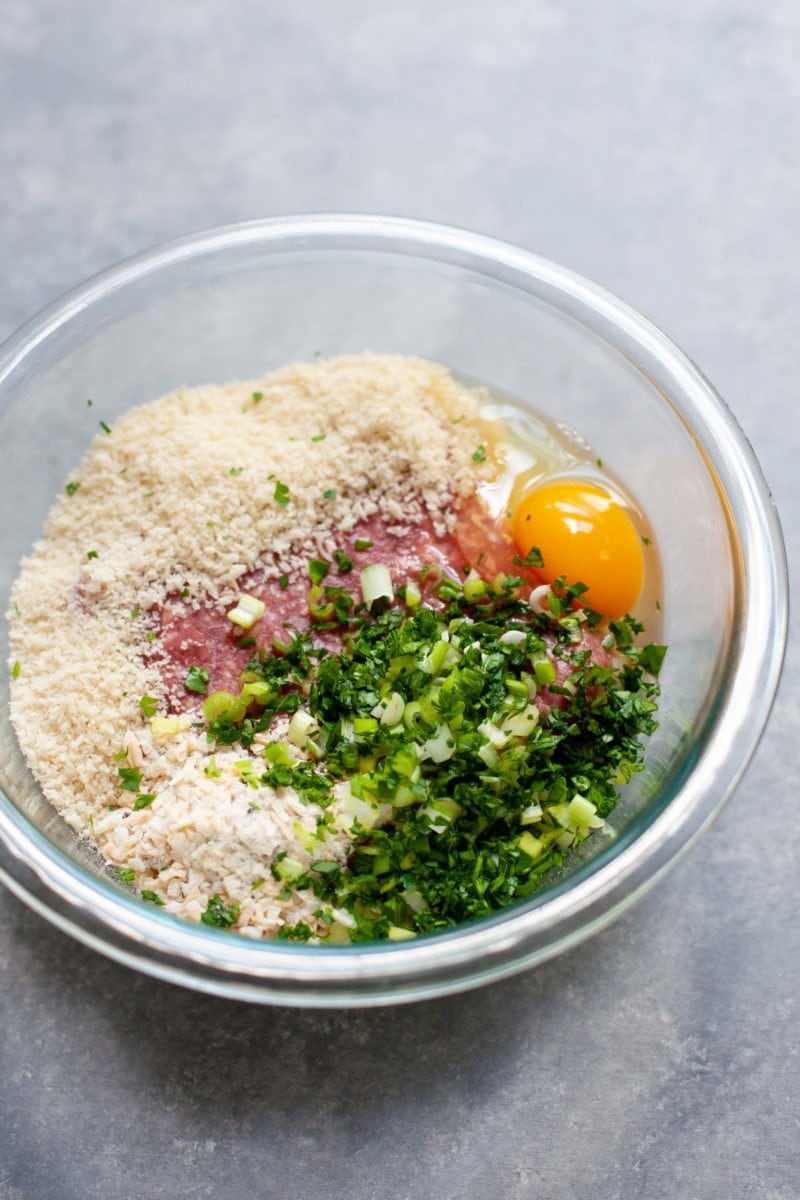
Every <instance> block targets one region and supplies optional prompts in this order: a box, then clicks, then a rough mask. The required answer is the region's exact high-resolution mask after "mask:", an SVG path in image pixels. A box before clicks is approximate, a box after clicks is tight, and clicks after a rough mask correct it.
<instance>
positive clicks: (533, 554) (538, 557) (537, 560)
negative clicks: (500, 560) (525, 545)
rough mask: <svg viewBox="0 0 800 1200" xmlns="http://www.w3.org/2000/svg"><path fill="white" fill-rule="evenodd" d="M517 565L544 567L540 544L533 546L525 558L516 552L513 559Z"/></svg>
mask: <svg viewBox="0 0 800 1200" xmlns="http://www.w3.org/2000/svg"><path fill="white" fill-rule="evenodd" d="M511 561H512V562H513V564H514V566H515V567H543V566H544V559H543V558H542V552H541V550H540V549H539V547H538V546H531V548H530V550H529V551H528V553H527V554H526V555H525V557H524V558H520V556H519V555H518V554H515V555H514V557H513V558H512V560H511Z"/></svg>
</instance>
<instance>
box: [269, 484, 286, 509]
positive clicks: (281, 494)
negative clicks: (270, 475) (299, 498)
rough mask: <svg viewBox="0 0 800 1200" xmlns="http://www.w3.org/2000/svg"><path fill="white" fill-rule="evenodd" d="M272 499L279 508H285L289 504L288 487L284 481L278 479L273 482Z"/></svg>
mask: <svg viewBox="0 0 800 1200" xmlns="http://www.w3.org/2000/svg"><path fill="white" fill-rule="evenodd" d="M272 496H273V499H274V500H275V502H276V503H277V504H279V505H280V506H281V508H286V507H287V505H288V504H289V500H290V496H289V487H288V485H287V484H285V483H281V481H280V479H279V480H277V482H276V484H275V491H274V492H273V493H272Z"/></svg>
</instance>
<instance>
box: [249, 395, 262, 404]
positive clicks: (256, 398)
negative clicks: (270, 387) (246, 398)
mask: <svg viewBox="0 0 800 1200" xmlns="http://www.w3.org/2000/svg"><path fill="white" fill-rule="evenodd" d="M250 399H251V400H252V401H253V404H260V403H261V401H262V400H263V399H264V393H263V392H251V393H250Z"/></svg>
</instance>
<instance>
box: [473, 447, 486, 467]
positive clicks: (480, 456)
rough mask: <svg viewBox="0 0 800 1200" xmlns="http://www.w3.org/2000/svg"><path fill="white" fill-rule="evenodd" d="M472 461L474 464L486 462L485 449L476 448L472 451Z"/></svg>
mask: <svg viewBox="0 0 800 1200" xmlns="http://www.w3.org/2000/svg"><path fill="white" fill-rule="evenodd" d="M472 461H473V462H476V463H482V462H486V447H485V446H478V449H477V450H473V451H472Z"/></svg>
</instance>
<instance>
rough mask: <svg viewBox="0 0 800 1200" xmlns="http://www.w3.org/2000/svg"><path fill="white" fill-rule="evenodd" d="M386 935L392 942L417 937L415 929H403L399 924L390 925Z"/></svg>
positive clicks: (405, 940)
mask: <svg viewBox="0 0 800 1200" xmlns="http://www.w3.org/2000/svg"><path fill="white" fill-rule="evenodd" d="M386 936H387V937H388V939H389V941H390V942H407V941H410V940H411V939H412V938H415V937H416V936H417V935H416V934H415V933H414V930H413V929H403V928H401V926H399V925H390V926H389V928H388V930H387V933H386Z"/></svg>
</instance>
